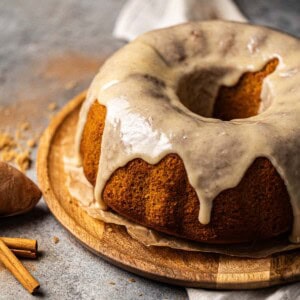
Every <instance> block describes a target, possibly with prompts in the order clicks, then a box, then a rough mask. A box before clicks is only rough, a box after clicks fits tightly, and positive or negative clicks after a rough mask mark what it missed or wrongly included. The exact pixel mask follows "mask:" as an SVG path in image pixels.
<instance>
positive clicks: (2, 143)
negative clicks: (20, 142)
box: [0, 133, 16, 150]
mask: <svg viewBox="0 0 300 300" xmlns="http://www.w3.org/2000/svg"><path fill="white" fill-rule="evenodd" d="M15 147H16V142H15V140H14V138H13V137H12V136H11V135H9V134H7V133H0V150H3V149H6V150H9V149H13V148H15Z"/></svg>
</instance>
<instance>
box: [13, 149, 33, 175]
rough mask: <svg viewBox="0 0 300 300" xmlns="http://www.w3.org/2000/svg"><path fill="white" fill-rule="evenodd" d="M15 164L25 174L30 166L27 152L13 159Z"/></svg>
mask: <svg viewBox="0 0 300 300" xmlns="http://www.w3.org/2000/svg"><path fill="white" fill-rule="evenodd" d="M15 163H16V164H17V166H18V168H19V169H20V170H21V171H22V172H25V171H26V170H28V169H29V168H30V165H31V158H30V152H29V150H26V151H24V152H21V153H18V155H17V157H16V158H15Z"/></svg>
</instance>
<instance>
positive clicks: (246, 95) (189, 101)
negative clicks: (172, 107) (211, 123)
mask: <svg viewBox="0 0 300 300" xmlns="http://www.w3.org/2000/svg"><path fill="white" fill-rule="evenodd" d="M278 62H279V61H278V59H277V58H274V59H272V60H271V61H269V62H268V63H267V64H266V65H265V66H264V67H263V68H262V69H261V70H259V71H257V72H247V73H245V74H243V75H242V76H241V77H240V79H239V81H238V82H237V84H235V85H234V86H221V87H218V86H217V84H216V82H218V80H219V79H220V78H222V77H223V76H224V75H225V74H226V73H227V72H228V71H229V70H228V69H225V68H219V67H216V68H213V69H207V70H201V71H198V72H194V73H190V74H187V75H185V76H183V77H182V78H181V79H180V81H179V83H178V88H177V95H178V97H179V99H180V101H181V103H182V104H183V105H184V106H185V107H187V108H188V109H189V110H191V111H192V112H194V113H196V114H198V115H200V116H203V117H207V118H215V119H221V120H223V121H230V120H232V119H244V118H249V117H252V116H256V115H258V114H259V112H260V111H261V104H262V101H261V98H260V96H261V91H262V84H263V80H264V79H265V78H266V77H267V76H268V75H269V74H271V73H273V72H274V71H275V69H276V67H277V65H278ZM268 105H269V104H268ZM268 105H264V109H263V110H265V109H266V108H267V107H268Z"/></svg>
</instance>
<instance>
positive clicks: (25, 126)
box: [20, 122, 30, 131]
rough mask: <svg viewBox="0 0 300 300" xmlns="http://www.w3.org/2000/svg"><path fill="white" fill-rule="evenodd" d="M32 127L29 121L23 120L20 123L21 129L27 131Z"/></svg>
mask: <svg viewBox="0 0 300 300" xmlns="http://www.w3.org/2000/svg"><path fill="white" fill-rule="evenodd" d="M29 128H30V124H29V123H28V122H23V123H22V124H21V125H20V129H21V130H22V131H26V130H28V129H29Z"/></svg>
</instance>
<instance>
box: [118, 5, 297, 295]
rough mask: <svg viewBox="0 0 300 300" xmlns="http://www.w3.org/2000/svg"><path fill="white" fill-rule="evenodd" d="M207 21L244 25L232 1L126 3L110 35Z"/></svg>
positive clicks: (128, 36)
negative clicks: (237, 22) (226, 21)
mask: <svg viewBox="0 0 300 300" xmlns="http://www.w3.org/2000/svg"><path fill="white" fill-rule="evenodd" d="M209 19H224V20H231V21H240V22H247V19H246V18H245V16H244V15H243V14H242V13H241V12H240V10H239V9H238V7H237V6H236V5H235V3H234V2H233V1H232V0H147V1H143V0H128V1H127V2H126V3H125V5H124V7H123V8H122V10H121V12H120V15H119V17H118V19H117V21H116V24H115V28H114V31H113V35H114V36H115V37H116V38H120V39H125V40H127V41H131V40H132V39H134V38H136V37H137V36H138V35H140V34H142V33H144V32H147V31H149V30H153V29H157V28H162V27H167V26H171V25H175V24H180V23H184V22H187V21H196V20H198V21H199V20H209ZM186 290H187V293H188V296H189V299H190V300H198V299H201V300H216V299H217V300H250V299H251V300H252V299H257V300H262V299H268V300H292V299H293V300H294V299H300V283H296V284H292V285H286V286H282V287H277V288H276V287H275V288H269V289H263V290H257V291H213V290H204V289H192V288H187V289H186Z"/></svg>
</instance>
